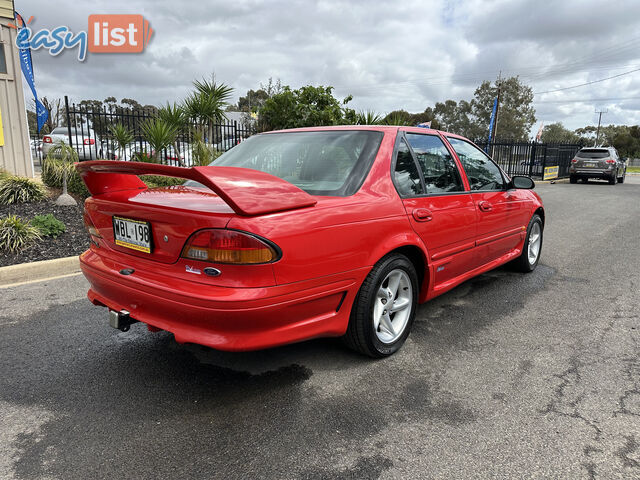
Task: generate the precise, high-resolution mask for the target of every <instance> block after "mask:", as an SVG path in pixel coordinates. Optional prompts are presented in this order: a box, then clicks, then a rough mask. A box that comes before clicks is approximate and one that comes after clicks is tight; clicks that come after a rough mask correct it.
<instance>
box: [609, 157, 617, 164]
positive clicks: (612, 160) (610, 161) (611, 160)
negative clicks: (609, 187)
mask: <svg viewBox="0 0 640 480" xmlns="http://www.w3.org/2000/svg"><path fill="white" fill-rule="evenodd" d="M607 163H616V161H615V160H614V159H613V158H610V159H609V160H607Z"/></svg>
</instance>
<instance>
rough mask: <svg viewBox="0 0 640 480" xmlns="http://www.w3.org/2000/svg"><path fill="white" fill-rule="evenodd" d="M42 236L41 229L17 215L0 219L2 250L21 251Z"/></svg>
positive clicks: (0, 243)
mask: <svg viewBox="0 0 640 480" xmlns="http://www.w3.org/2000/svg"><path fill="white" fill-rule="evenodd" d="M40 238H42V237H41V236H40V231H39V230H38V229H37V228H36V227H34V226H33V225H31V222H29V221H24V220H22V219H21V218H18V217H17V216H15V215H9V216H8V217H5V218H2V219H0V251H6V252H12V253H13V252H19V251H20V250H22V249H23V248H25V247H27V246H28V245H29V244H30V243H32V242H34V241H35V240H40Z"/></svg>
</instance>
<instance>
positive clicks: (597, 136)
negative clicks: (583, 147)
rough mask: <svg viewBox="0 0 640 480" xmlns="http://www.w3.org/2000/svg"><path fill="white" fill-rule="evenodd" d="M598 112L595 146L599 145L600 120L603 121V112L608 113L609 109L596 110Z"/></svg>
mask: <svg viewBox="0 0 640 480" xmlns="http://www.w3.org/2000/svg"><path fill="white" fill-rule="evenodd" d="M596 113H597V114H598V130H596V143H595V145H594V147H597V146H598V139H599V138H600V122H601V121H602V114H603V113H607V110H601V111H598V110H596Z"/></svg>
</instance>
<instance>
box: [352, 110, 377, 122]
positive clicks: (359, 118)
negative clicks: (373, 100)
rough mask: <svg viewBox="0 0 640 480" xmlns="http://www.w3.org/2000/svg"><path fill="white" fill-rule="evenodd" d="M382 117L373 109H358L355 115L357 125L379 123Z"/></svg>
mask: <svg viewBox="0 0 640 480" xmlns="http://www.w3.org/2000/svg"><path fill="white" fill-rule="evenodd" d="M381 123H382V117H381V116H380V114H378V113H376V112H374V111H373V110H366V111H360V112H358V113H357V115H356V124H358V125H380V124H381Z"/></svg>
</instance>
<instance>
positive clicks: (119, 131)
mask: <svg viewBox="0 0 640 480" xmlns="http://www.w3.org/2000/svg"><path fill="white" fill-rule="evenodd" d="M109 130H110V132H111V135H113V139H114V140H115V141H116V143H117V144H118V150H119V153H120V160H122V159H123V158H124V152H125V150H126V148H127V145H129V144H130V143H131V142H133V135H132V134H131V132H130V131H129V129H128V128H127V127H125V126H124V125H123V124H122V123H116V124H115V125H111V126H110V127H109Z"/></svg>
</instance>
